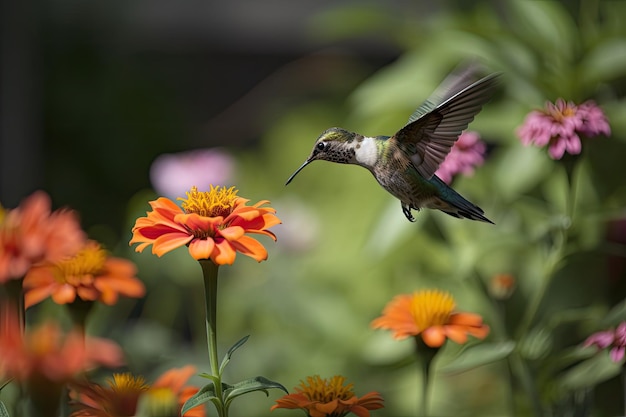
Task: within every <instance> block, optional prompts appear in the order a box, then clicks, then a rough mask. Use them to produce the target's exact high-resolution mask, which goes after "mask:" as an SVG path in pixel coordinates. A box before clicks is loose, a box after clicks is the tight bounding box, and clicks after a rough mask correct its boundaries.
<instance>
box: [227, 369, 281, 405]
mask: <svg viewBox="0 0 626 417" xmlns="http://www.w3.org/2000/svg"><path fill="white" fill-rule="evenodd" d="M270 388H278V389H280V390H282V391H284V392H285V393H287V394H289V391H287V388H285V387H284V386H282V385H281V384H279V383H278V382H274V381H270V380H269V379H267V378H265V377H262V376H257V377H254V378H250V379H246V380H245V381H241V382H237V383H236V384H234V385H232V386H231V387H230V388H229V389H227V390H226V391H225V392H224V394H225V396H224V398H225V400H226V406H227V407H228V404H230V402H231V401H232V400H234V399H235V398H237V397H239V396H240V395H243V394H247V393H249V392H253V391H263V392H264V393H265V395H269V393H268V392H267V390H268V389H270Z"/></svg>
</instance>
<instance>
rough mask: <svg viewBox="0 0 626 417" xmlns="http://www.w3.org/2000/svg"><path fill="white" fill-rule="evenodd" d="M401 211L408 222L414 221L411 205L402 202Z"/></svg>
mask: <svg viewBox="0 0 626 417" xmlns="http://www.w3.org/2000/svg"><path fill="white" fill-rule="evenodd" d="M402 213H404V215H405V216H406V218H407V219H409V221H410V222H414V221H415V217H413V215H412V214H411V206H405V205H404V204H402Z"/></svg>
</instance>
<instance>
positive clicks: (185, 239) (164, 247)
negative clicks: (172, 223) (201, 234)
mask: <svg viewBox="0 0 626 417" xmlns="http://www.w3.org/2000/svg"><path fill="white" fill-rule="evenodd" d="M192 239H193V236H192V235H190V234H185V233H168V234H165V235H162V236H159V237H158V238H156V239H155V240H154V242H153V243H152V253H154V254H155V255H157V256H163V255H164V254H166V253H167V252H169V251H171V250H174V249H176V248H179V247H181V246H184V245H186V244H187V243H189V242H190V241H191V240H192Z"/></svg>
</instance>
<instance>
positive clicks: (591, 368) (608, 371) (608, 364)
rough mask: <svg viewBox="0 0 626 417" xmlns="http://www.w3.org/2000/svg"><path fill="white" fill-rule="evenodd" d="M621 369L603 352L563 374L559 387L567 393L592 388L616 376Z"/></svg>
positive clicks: (619, 365)
mask: <svg viewBox="0 0 626 417" xmlns="http://www.w3.org/2000/svg"><path fill="white" fill-rule="evenodd" d="M621 368H622V364H621V363H615V362H613V361H612V360H611V359H610V358H609V355H608V354H607V352H603V353H602V354H600V355H595V356H594V357H592V358H591V359H588V360H586V361H584V362H581V363H580V364H578V365H576V366H574V367H573V368H571V369H570V370H568V371H567V372H565V373H564V374H563V376H562V377H561V378H560V385H561V387H562V388H563V389H565V390H568V391H573V390H578V389H581V388H587V387H593V386H594V385H597V384H599V383H600V382H603V381H606V380H608V379H611V378H613V377H614V376H616V375H618V374H619V373H620V370H621Z"/></svg>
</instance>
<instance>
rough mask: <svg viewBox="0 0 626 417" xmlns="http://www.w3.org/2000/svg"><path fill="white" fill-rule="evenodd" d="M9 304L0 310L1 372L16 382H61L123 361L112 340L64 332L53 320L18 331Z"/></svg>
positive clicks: (119, 350) (18, 325)
mask: <svg viewBox="0 0 626 417" xmlns="http://www.w3.org/2000/svg"><path fill="white" fill-rule="evenodd" d="M9 307H10V306H7V305H4V306H2V309H1V310H2V311H0V319H1V321H0V375H3V376H5V377H9V378H15V379H16V380H18V381H35V382H38V383H43V382H44V381H48V382H50V383H56V384H64V383H67V382H68V381H71V380H72V379H73V378H74V377H76V376H77V375H78V374H80V373H82V372H84V371H87V370H90V369H93V368H95V367H96V366H99V365H104V366H108V367H116V366H120V365H121V364H122V362H123V361H122V357H123V355H122V350H121V349H120V348H119V346H117V345H116V344H115V343H113V342H111V341H108V340H105V339H98V338H91V337H87V338H85V337H84V334H83V333H82V332H79V331H72V332H69V333H67V334H64V333H63V332H62V331H61V329H60V328H59V326H58V325H57V324H56V323H52V322H49V323H45V324H42V325H40V326H39V327H37V328H35V329H34V330H27V331H26V333H25V334H24V335H22V334H21V330H20V323H19V320H18V319H17V317H15V316H14V314H13V313H12V311H13V310H12V309H11V308H9Z"/></svg>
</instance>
